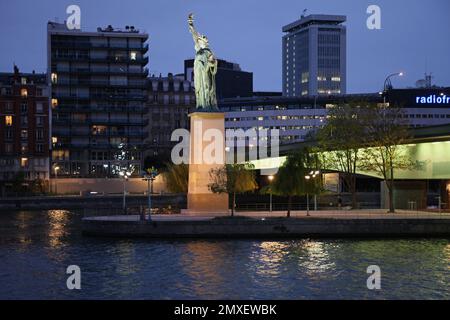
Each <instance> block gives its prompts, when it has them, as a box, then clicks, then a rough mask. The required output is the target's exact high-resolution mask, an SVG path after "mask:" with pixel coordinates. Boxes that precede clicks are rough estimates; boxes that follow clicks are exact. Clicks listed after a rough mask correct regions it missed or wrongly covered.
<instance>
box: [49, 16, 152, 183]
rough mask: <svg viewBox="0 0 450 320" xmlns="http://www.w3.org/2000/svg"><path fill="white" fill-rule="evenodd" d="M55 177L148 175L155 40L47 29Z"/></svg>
mask: <svg viewBox="0 0 450 320" xmlns="http://www.w3.org/2000/svg"><path fill="white" fill-rule="evenodd" d="M47 33H48V77H49V79H48V80H49V83H51V106H52V149H53V150H52V174H55V173H56V171H57V174H58V177H60V176H66V177H114V176H117V175H118V174H119V172H120V171H123V170H127V171H131V172H132V173H133V174H134V175H138V174H140V173H141V169H142V147H143V141H144V138H145V134H144V127H145V125H146V120H145V119H144V113H145V102H146V100H147V93H146V83H147V82H146V78H147V76H148V70H147V69H146V68H145V66H146V65H147V63H148V57H146V56H145V54H146V53H147V51H148V44H146V41H147V39H148V35H147V34H146V33H142V32H139V31H138V30H137V29H135V28H134V27H129V26H127V27H126V28H125V29H116V28H113V27H111V26H108V27H107V28H105V29H102V28H98V29H97V31H96V32H84V31H81V30H68V29H67V28H66V26H65V24H59V23H54V22H49V23H48V32H47Z"/></svg>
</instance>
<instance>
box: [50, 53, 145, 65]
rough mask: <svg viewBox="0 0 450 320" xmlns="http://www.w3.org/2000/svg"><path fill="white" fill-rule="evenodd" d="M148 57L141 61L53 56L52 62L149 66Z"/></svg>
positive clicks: (140, 59)
mask: <svg viewBox="0 0 450 320" xmlns="http://www.w3.org/2000/svg"><path fill="white" fill-rule="evenodd" d="M148 60H149V59H148V57H143V58H139V59H131V58H117V57H111V56H109V57H89V56H71V55H69V56H56V55H52V61H79V62H88V61H90V62H105V63H126V64H141V65H146V64H148Z"/></svg>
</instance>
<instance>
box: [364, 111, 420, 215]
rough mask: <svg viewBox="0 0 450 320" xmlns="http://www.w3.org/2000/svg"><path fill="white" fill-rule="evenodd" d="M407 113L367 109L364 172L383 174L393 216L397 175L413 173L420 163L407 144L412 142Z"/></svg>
mask: <svg viewBox="0 0 450 320" xmlns="http://www.w3.org/2000/svg"><path fill="white" fill-rule="evenodd" d="M404 119H405V118H404V117H403V110H402V109H401V108H399V107H397V106H387V105H381V106H378V105H376V104H372V105H370V106H368V107H367V109H366V121H365V123H366V135H365V140H366V141H365V144H366V146H367V148H365V149H364V156H363V161H362V168H364V169H366V170H369V171H374V172H377V173H379V174H380V175H381V176H382V177H383V179H384V180H385V182H386V186H387V188H388V192H389V212H390V213H394V212H395V206H394V171H395V170H399V169H403V170H408V169H413V168H414V167H415V166H416V163H415V162H414V161H413V160H412V158H411V157H410V156H409V154H407V152H406V148H405V147H404V144H405V143H406V142H407V141H408V140H409V139H410V138H411V137H410V135H409V131H408V123H407V122H406V121H405V120H404Z"/></svg>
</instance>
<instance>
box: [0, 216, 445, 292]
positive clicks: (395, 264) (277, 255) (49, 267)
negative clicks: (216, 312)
mask: <svg viewBox="0 0 450 320" xmlns="http://www.w3.org/2000/svg"><path fill="white" fill-rule="evenodd" d="M80 221H81V215H80V214H79V213H77V212H70V211H65V210H50V211H20V212H2V213H0V299H450V239H379V240H367V239H366V240H362V239H346V240H339V239H322V240H321V239H303V240H285V241H272V240H164V241H163V240H150V239H98V238H90V237H84V236H82V235H81V232H80ZM69 265H77V266H79V267H80V269H81V290H72V291H71V290H68V289H67V286H66V280H67V277H68V276H69V275H67V274H66V268H67V267H68V266H69ZM370 265H377V266H379V267H380V269H381V289H380V290H369V289H368V288H367V278H368V277H369V274H367V267H368V266H370Z"/></svg>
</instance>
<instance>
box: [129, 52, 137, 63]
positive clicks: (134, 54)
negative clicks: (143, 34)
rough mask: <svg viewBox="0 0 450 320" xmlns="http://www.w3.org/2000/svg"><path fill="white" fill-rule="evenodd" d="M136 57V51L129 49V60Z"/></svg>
mask: <svg viewBox="0 0 450 320" xmlns="http://www.w3.org/2000/svg"><path fill="white" fill-rule="evenodd" d="M136 58H137V53H136V51H131V52H130V60H133V61H134V60H136Z"/></svg>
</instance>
